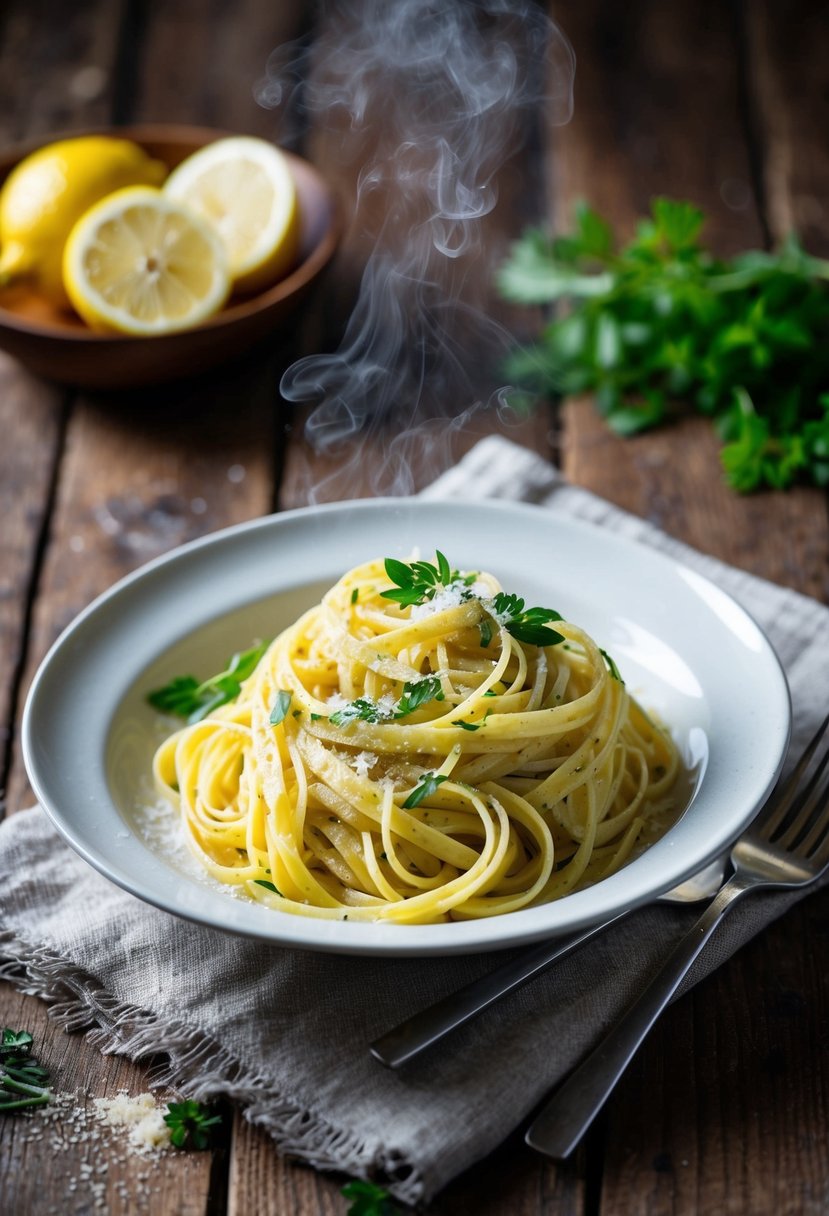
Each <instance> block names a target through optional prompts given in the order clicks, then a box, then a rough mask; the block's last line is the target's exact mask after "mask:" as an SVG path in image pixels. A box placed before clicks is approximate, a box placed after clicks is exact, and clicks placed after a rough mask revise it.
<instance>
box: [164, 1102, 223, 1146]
mask: <svg viewBox="0 0 829 1216" xmlns="http://www.w3.org/2000/svg"><path fill="white" fill-rule="evenodd" d="M164 1122H165V1123H166V1124H167V1126H168V1127H169V1129H170V1143H171V1144H173V1145H174V1146H175V1147H176V1148H194V1149H197V1150H198V1151H199V1152H201V1151H203V1150H204V1149H206V1148H208V1147H209V1145H210V1140H211V1137H212V1136H213V1129H214V1128H215V1127H218V1126H219V1124H220V1123H221V1122H222V1116H221V1115H217V1114H212V1113H211V1110H210V1107H209V1106H207V1105H205V1103H204V1102H196V1101H194V1100H193V1099H192V1098H187V1099H185V1100H184V1101H182V1102H168V1103H167V1114H166V1115H165V1116H164Z"/></svg>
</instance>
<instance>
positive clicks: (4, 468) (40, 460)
mask: <svg viewBox="0 0 829 1216" xmlns="http://www.w3.org/2000/svg"><path fill="white" fill-rule="evenodd" d="M63 413H64V410H63V403H62V394H61V393H60V392H59V391H57V390H55V389H54V388H53V387H51V386H50V385H46V384H43V383H41V382H40V381H38V380H35V379H34V377H32V376H30V375H28V374H27V373H26V372H25V371H24V370H23V369H22V368H20V367H19V366H17V364H15V363H14V361H13V360H12V359H10V358H8V357H7V356H5V355H3V356H0V428H2V433H3V435H4V436H5V440H6V442H4V443H3V444H2V446H0V518H2V520H3V527H2V530H0V757H2V759H0V786H2V785H3V784H4V782H5V770H6V765H7V763H8V758H9V753H10V749H11V722H12V718H13V716H14V712H15V707H16V702H17V692H18V676H19V664H20V660H21V656H22V653H23V649H24V646H25V635H26V629H27V620H28V613H27V610H28V604H29V597H30V589H31V584H32V580H33V578H34V577H35V576H36V571H37V565H38V554H39V551H40V547H41V540H42V538H43V536H44V529H45V527H46V521H47V513H48V509H49V505H50V498H51V488H52V482H53V477H54V470H55V467H56V464H57V461H58V458H59V454H60V449H61V443H62V436H63Z"/></svg>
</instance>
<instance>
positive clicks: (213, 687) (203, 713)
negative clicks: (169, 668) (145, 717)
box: [147, 642, 270, 724]
mask: <svg viewBox="0 0 829 1216" xmlns="http://www.w3.org/2000/svg"><path fill="white" fill-rule="evenodd" d="M269 645H270V642H261V643H259V645H257V646H251V648H250V649H249V650H241V651H238V652H237V653H236V654H234V655H233V656H232V657H231V658H230V659H228V661H227V666H226V668H225V670H224V671H220V672H219V674H218V675H215V676H210V678H209V679H207V680H202V681H201V682H200V681H199V680H197V679H196V677H195V676H175V677H174V678H173V679H172V680H171V681H170V683H169V684H165V685H164V687H163V688H156V689H154V690H153V691H152V692H150V693H148V694H147V700H148V701H149V703H150V705H152V706H153V707H154V708H155V709H158V710H161V712H162V713H165V714H175V715H176V716H177V717H179V718H186V719H187V721H188V722H189V723H191V724H192V723H194V722H201V720H202V719H203V718H206V717H207V716H208V714H211V713H212V712H213V710H214V709H218V708H219V706H220V705H227V704H228V703H229V702H230V701H235V700H236V698H237V697H238V696H239V693H240V692H241V691H242V684H243V683H244V682H245V680H247V678H248V677H249V676H251V675H253V673H254V671H255V670H256V668H257V666H258V664H259V660H260V659H261V658H262V655H263V654H264V653H265V651H266V650H267V649H268V646H269Z"/></svg>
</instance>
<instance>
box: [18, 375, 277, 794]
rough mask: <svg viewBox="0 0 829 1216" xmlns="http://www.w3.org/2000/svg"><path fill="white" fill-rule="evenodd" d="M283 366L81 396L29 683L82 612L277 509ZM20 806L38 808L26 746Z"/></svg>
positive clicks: (46, 566) (63, 474) (64, 467)
mask: <svg viewBox="0 0 829 1216" xmlns="http://www.w3.org/2000/svg"><path fill="white" fill-rule="evenodd" d="M269 368H271V361H270V359H267V360H266V361H265V363H264V364H263V363H262V362H261V361H256V362H249V363H246V364H244V365H243V366H242V367H241V368H232V369H227V370H225V371H224V372H222V373H216V374H214V375H213V376H212V377H211V378H210V381H209V383H193V382H188V383H187V384H186V385H180V386H176V387H171V388H169V389H164V390H163V391H162V390H155V391H154V392H153V394H152V395H146V394H142V395H140V396H137V397H136V398H135V399H134V400H132V401H128V400H126V399H125V398H120V399H116V398H115V397H100V398H98V399H96V400H94V401H93V400H92V399H91V398H87V397H85V396H84V397H79V399H78V402H77V405H76V408H75V412H74V414H73V418H72V423H71V426H70V430H69V434H68V439H67V448H66V453H65V456H64V460H63V465H62V468H61V478H60V485H59V488H58V494H57V502H56V506H55V513H54V519H53V523H52V528H51V535H50V544H49V548H48V552H47V554H46V558H45V562H44V569H43V576H42V582H41V587H40V593H39V597H38V601H37V604H36V608H35V613H34V619H33V626H32V634H31V645H30V649H29V655H28V660H27V665H26V673H25V676H24V680H23V687H24V688H27V687H28V685H29V683H30V682H31V678H32V676H33V675H34V671H35V669H36V667H37V665H38V664H39V662H40V660H41V659H42V657H43V655H44V654H45V652H46V650H47V649H48V647H49V646H50V645H51V643H52V642H53V641H54V639H55V638H56V637H57V635H58V634H59V633H60V632H61V630H62V629H64V628H65V627H66V626H67V625H68V624H69V623H70V621H71V620H72V619H73V618H74V617H75V616H76V615H77V614H78V612H79V611H80V610H81V609H82V608H83V607H85V606H86V604H88V603H89V602H90V601H91V600H92V599H94V597H95V596H96V595H98V594H100V593H101V592H102V591H104V590H105V589H106V588H107V587H109V586H111V584H112V583H114V582H116V581H117V580H118V579H119V578H121V577H122V576H123V575H125V574H128V573H129V572H130V571H131V570H133V569H135V568H136V567H137V566H140V565H143V564H144V563H145V562H147V561H149V560H150V559H151V558H153V557H157V556H159V555H160V554H161V553H165V552H167V551H168V550H169V549H172V548H174V547H175V546H176V545H179V544H183V543H184V542H185V541H188V540H192V539H194V538H195V537H197V536H202V535H204V534H205V533H206V532H210V531H214V530H215V529H216V528H219V527H223V526H225V525H226V524H231V523H241V522H242V521H243V520H246V519H251V518H253V517H255V516H257V515H261V514H262V513H264V512H267V511H268V510H269V509H270V503H271V495H272V489H271V465H272V452H273V425H274V424H273V414H274V410H273V401H274V393H275V376H274V375H273V372H272V370H271V371H269ZM8 790H9V793H8V801H9V809H10V810H14V809H17V808H19V807H21V806H24V805H28V804H29V803H30V802H31V800H32V796H31V793H30V791H29V787H28V783H27V781H26V777H25V773H24V770H23V766H22V763H21V759H20V756H19V754H18V752H17V749H16V748H15V752H14V757H13V761H12V766H11V774H10V778H9V786H8Z"/></svg>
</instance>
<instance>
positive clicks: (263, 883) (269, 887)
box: [253, 878, 282, 895]
mask: <svg viewBox="0 0 829 1216" xmlns="http://www.w3.org/2000/svg"><path fill="white" fill-rule="evenodd" d="M253 881H254V882H255V883H256V885H257V887H264V888H265V890H266V891H273V893H274V895H281V894H282V892H281V891H280V890H279V887H275V886H274V885H273V883H272V882H268V880H267V878H254V880H253Z"/></svg>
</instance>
